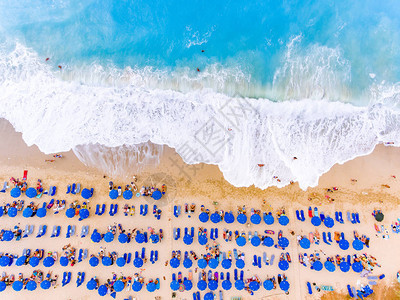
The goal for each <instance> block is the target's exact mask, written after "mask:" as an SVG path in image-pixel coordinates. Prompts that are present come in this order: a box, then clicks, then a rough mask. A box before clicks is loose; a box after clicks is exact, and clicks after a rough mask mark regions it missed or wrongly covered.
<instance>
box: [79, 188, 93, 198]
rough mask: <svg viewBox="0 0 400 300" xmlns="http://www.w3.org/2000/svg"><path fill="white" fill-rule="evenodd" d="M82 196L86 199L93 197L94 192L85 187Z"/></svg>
mask: <svg viewBox="0 0 400 300" xmlns="http://www.w3.org/2000/svg"><path fill="white" fill-rule="evenodd" d="M81 196H82V198H84V199H89V198H90V197H92V192H91V191H90V190H89V189H83V190H82V192H81Z"/></svg>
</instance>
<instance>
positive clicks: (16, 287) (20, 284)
mask: <svg viewBox="0 0 400 300" xmlns="http://www.w3.org/2000/svg"><path fill="white" fill-rule="evenodd" d="M12 287H13V290H14V291H16V292H19V291H20V290H22V288H23V287H24V283H23V282H22V281H20V280H18V281H14V283H13V285H12Z"/></svg>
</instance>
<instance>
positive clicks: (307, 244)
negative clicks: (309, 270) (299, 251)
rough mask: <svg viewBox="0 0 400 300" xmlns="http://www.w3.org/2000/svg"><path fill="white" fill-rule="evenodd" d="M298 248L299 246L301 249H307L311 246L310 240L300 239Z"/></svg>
mask: <svg viewBox="0 0 400 300" xmlns="http://www.w3.org/2000/svg"><path fill="white" fill-rule="evenodd" d="M300 246H301V248H303V249H308V248H310V246H311V242H310V240H309V239H308V238H304V237H303V238H302V239H301V240H300Z"/></svg>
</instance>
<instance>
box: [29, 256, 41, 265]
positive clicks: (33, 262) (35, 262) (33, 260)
mask: <svg viewBox="0 0 400 300" xmlns="http://www.w3.org/2000/svg"><path fill="white" fill-rule="evenodd" d="M39 261H40V259H39V257H36V256H33V257H31V258H30V260H29V264H30V265H31V266H32V267H36V266H37V265H38V264H39Z"/></svg>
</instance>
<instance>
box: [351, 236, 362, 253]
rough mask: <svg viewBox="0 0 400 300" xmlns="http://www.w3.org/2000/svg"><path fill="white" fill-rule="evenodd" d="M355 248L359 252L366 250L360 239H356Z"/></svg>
mask: <svg viewBox="0 0 400 300" xmlns="http://www.w3.org/2000/svg"><path fill="white" fill-rule="evenodd" d="M353 248H354V249H355V250H357V251H361V250H362V249H363V248H364V244H363V242H361V241H360V240H359V239H355V240H354V241H353Z"/></svg>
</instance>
